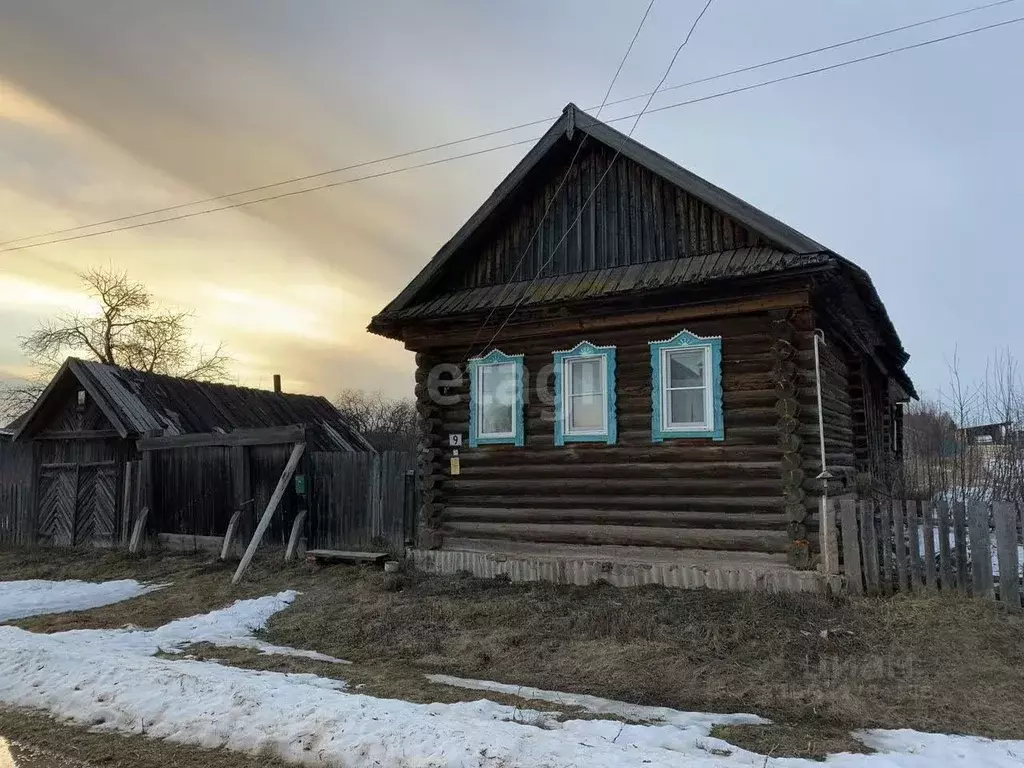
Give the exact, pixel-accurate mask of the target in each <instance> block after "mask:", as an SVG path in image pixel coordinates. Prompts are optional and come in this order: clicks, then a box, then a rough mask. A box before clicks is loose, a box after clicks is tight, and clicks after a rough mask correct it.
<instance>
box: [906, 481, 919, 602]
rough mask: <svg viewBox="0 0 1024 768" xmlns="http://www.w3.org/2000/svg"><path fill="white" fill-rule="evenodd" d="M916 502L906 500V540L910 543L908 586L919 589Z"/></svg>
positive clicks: (917, 506) (915, 590) (914, 589)
mask: <svg viewBox="0 0 1024 768" xmlns="http://www.w3.org/2000/svg"><path fill="white" fill-rule="evenodd" d="M918 508H919V505H918V502H916V501H908V502H907V522H908V523H909V527H908V531H907V533H908V536H909V538H908V541H909V543H910V588H911V590H913V591H914V592H920V591H921V582H922V578H921V571H922V563H921V543H922V542H921V524H920V522H919V520H918Z"/></svg>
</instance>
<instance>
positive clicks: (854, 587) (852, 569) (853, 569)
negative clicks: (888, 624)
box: [836, 499, 864, 595]
mask: <svg viewBox="0 0 1024 768" xmlns="http://www.w3.org/2000/svg"><path fill="white" fill-rule="evenodd" d="M836 503H837V504H839V514H840V517H841V518H842V523H843V571H844V572H845V573H846V585H847V588H848V589H849V590H850V591H851V592H852V593H853V594H855V595H860V594H863V593H864V578H863V575H862V573H861V569H860V546H859V544H860V537H859V536H858V535H857V502H856V501H854V500H853V499H843V500H842V501H839V502H836Z"/></svg>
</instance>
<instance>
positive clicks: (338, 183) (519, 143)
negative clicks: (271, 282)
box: [0, 16, 1024, 253]
mask: <svg viewBox="0 0 1024 768" xmlns="http://www.w3.org/2000/svg"><path fill="white" fill-rule="evenodd" d="M1022 21H1024V16H1018V17H1017V18H1013V19H1008V20H1006V21H1001V22H997V23H994V24H987V25H985V26H982V27H975V28H973V29H968V30H964V31H962V32H956V33H954V34H949V35H945V36H943V37H937V38H932V39H929V40H924V41H922V42H919V43H913V44H911V45H904V46H901V47H899V48H890V49H888V50H885V51H881V52H879V53H875V54H871V55H870V56H862V57H860V58H856V59H848V60H846V61H841V62H837V63H835V64H830V65H828V66H824V67H818V68H816V69H811V70H806V71H804V72H797V73H795V74H792V75H785V76H783V77H777V78H774V79H771V80H763V81H761V82H757V83H753V84H751V85H745V86H740V87H737V88H732V89H730V90H727V91H719V92H717V93H712V94H708V95H707V96H699V97H696V98H693V99H687V100H686V101H680V102H676V103H674V104H667V105H664V106H661V107H655V108H654V109H649V110H647V114H654V113H656V112H664V111H666V110H669V109H676V108H678V107H684V106H688V105H690V104H700V103H703V102H706V101H712V100H714V99H719V98H722V97H723V96H731V95H733V94H736V93H744V92H746V91H752V90H756V89H758V88H764V87H766V86H769V85H775V84H776V83H782V82H787V81H789V80H798V79H800V78H803V77H808V76H809V75H816V74H820V73H822V72H829V71H832V70H835V69H841V68H843V67H847V66H850V65H852V64H859V63H862V62H865V61H873V60H875V59H880V58H883V57H885V56H891V55H892V54H894V53H901V52H903V51H910V50H915V49H917V48H924V47H925V46H929V45H934V44H936V43H942V42H947V41H949V40H954V39H957V38H960V37H966V36H968V35H973V34H976V33H978V32H986V31H988V30H992V29H998V28H1001V27H1006V26H1009V25H1011V24H1018V23H1020V22H1022ZM638 114H639V113H634V114H630V115H623V116H621V117H616V118H613V119H611V120H607V121H606V122H608V123H617V122H621V121H623V120H629V119H630V118H635V117H637V115H638ZM538 138H539V137H537V136H535V137H533V138H529V139H523V140H521V141H513V142H509V143H506V144H499V145H497V146H494V147H486V148H484V149H479V150H475V151H473V152H464V153H462V154H459V155H452V156H450V157H443V158H439V159H437V160H429V161H426V162H423V163H417V164H415V165H408V166H402V167H400V168H392V169H389V170H386V171H380V172H378V173H372V174H366V175H364V176H356V177H353V178H351V179H342V180H340V181H334V182H329V183H326V184H320V185H318V186H315V187H305V188H303V189H298V190H292V191H288V192H282V193H279V194H276V195H270V196H267V197H258V198H255V199H253V200H245V201H241V202H238V203H233V204H231V205H224V206H220V207H217V208H209V209H205V210H202V211H195V212H191V213H184V214H179V215H176V216H168V217H165V218H162V219H156V220H153V221H145V222H141V223H138V224H131V225H128V226H124V227H112V228H110V229H104V230H100V231H98V232H87V233H85V234H81V235H75V236H73V237H62V238H55V239H52V240H45V241H43V242H41V243H29V244H27V245H19V246H14V247H12V248H0V253H10V252H14V251H21V250H27V249H30V248H39V247H42V246H45V245H54V244H57V243H63V242H71V241H74V240H81V239H85V238H90V237H98V236H100V235H106V234H111V233H114V232H123V231H127V230H131V229H139V228H141V227H148V226H152V225H155V224H164V223H167V222H172V221H179V220H182V219H190V218H194V217H196V216H205V215H206V214H209V213H218V212H220V211H227V210H232V209H235V208H243V207H245V206H249V205H256V204H258V203H265V202H270V201H272V200H280V199H283V198H287V197H294V196H295V195H302V194H306V193H307V192H317V191H320V190H324V189H332V188H334V187H340V186H345V185H347V184H355V183H357V182H360V181H368V180H370V179H378V178H382V177H384V176H391V175H394V174H396V173H402V172H404V171H412V170H417V169H419V168H428V167H431V166H434V165H440V164H442V163H447V162H450V161H452V160H461V159H463V158H467V157H476V156H478V155H484V154H488V153H491V152H498V151H501V150H503V149H509V148H511V147H518V146H522V145H524V144H532V143H534V142H536V141H537V139H538ZM92 226H98V225H92ZM43 236H44V235H38V236H37V237H43ZM27 239H32V238H27ZM12 242H20V241H12Z"/></svg>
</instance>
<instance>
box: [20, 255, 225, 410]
mask: <svg viewBox="0 0 1024 768" xmlns="http://www.w3.org/2000/svg"><path fill="white" fill-rule="evenodd" d="M79 278H80V279H81V281H82V286H83V287H84V288H85V289H86V290H87V291H88V293H89V295H90V296H91V297H92V298H94V299H96V301H97V304H98V309H97V310H96V311H95V312H64V313H61V314H60V315H57V316H56V317H55V318H53V319H51V320H48V321H45V322H43V323H42V324H40V326H39V327H38V328H36V329H35V330H34V331H32V333H30V334H29V335H28V336H23V337H22V338H21V339H20V341H21V349H22V351H23V352H24V353H25V354H26V355H27V356H28V357H29V359H30V360H31V361H32V363H33V367H34V368H35V370H36V376H35V377H34V378H33V380H30V381H28V382H26V383H24V384H19V385H15V386H10V387H7V388H6V389H5V390H4V391H3V393H2V394H0V410H2V411H6V412H7V414H8V415H9V416H13V415H16V414H17V413H20V412H22V411H24V410H26V409H27V407H29V406H31V404H32V402H34V401H35V399H36V397H38V395H39V392H41V391H42V388H43V386H45V384H46V381H47V380H48V379H50V378H51V377H52V376H53V374H54V373H55V372H56V370H57V368H59V367H60V365H61V363H63V362H64V360H65V358H66V357H68V356H69V355H78V356H82V357H85V358H87V359H91V360H95V361H97V362H101V363H107V364H109V365H120V366H123V367H126V368H134V369H136V370H140V371H146V372H147V373H164V374H168V375H171V376H179V377H182V378H188V379H200V380H203V381H221V380H224V379H225V378H226V377H227V373H228V366H229V364H230V359H229V358H228V357H227V355H225V354H224V347H223V345H218V346H217V347H216V348H215V349H213V350H212V351H207V350H205V349H203V348H202V347H201V346H199V345H197V344H195V343H193V342H192V340H191V329H190V327H189V323H190V321H191V319H192V313H191V312H187V311H182V310H177V309H168V308H165V307H161V306H160V305H159V304H158V303H157V302H156V300H155V299H154V297H153V294H152V293H151V292H150V291H149V289H148V288H146V286H145V285H144V284H143V283H141V282H138V281H135V280H132V279H131V278H130V277H129V276H128V274H127V273H126V272H122V271H117V270H113V269H104V268H96V269H90V270H86V271H85V272H81V273H80V274H79Z"/></svg>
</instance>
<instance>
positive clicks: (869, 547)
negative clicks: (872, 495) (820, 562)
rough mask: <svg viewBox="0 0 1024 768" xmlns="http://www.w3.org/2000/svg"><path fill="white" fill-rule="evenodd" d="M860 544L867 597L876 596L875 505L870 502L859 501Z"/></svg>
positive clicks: (876, 548) (876, 542)
mask: <svg viewBox="0 0 1024 768" xmlns="http://www.w3.org/2000/svg"><path fill="white" fill-rule="evenodd" d="M857 506H858V510H859V512H860V514H859V517H860V542H861V553H862V555H863V558H862V559H863V563H864V582H865V584H866V585H867V592H868V594H869V595H877V594H878V592H879V588H878V535H877V533H876V532H875V505H874V502H871V501H861V502H860V503H859V504H858V505H857Z"/></svg>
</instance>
